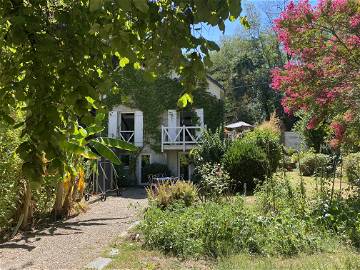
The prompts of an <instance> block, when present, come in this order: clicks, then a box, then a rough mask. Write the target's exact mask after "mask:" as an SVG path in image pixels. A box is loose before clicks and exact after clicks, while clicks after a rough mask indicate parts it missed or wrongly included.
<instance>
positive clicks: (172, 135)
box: [161, 126, 204, 151]
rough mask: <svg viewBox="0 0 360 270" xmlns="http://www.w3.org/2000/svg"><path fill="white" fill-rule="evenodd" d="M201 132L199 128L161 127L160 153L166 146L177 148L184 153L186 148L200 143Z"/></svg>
mask: <svg viewBox="0 0 360 270" xmlns="http://www.w3.org/2000/svg"><path fill="white" fill-rule="evenodd" d="M203 130H204V127H201V126H182V127H164V126H161V151H164V147H165V148H166V146H174V147H175V146H179V148H182V149H183V151H185V150H186V147H187V146H189V145H196V144H198V143H200V140H201V136H202V132H203Z"/></svg>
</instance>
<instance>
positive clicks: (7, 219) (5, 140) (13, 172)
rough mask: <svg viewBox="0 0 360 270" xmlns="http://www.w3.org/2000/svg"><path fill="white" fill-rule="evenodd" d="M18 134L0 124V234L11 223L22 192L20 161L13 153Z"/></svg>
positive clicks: (17, 142)
mask: <svg viewBox="0 0 360 270" xmlns="http://www.w3.org/2000/svg"><path fill="white" fill-rule="evenodd" d="M19 138H20V132H19V131H18V130H14V129H13V128H12V127H10V126H8V125H6V124H3V123H1V122H0V153H1V154H0V232H1V231H3V230H5V229H7V227H8V226H9V225H10V224H9V223H11V221H12V220H11V218H12V217H13V216H14V214H15V211H16V209H17V207H18V206H19V204H20V203H21V202H20V199H21V191H22V190H23V182H22V179H23V178H22V174H21V165H22V160H21V159H20V157H19V156H18V154H17V153H16V152H15V150H16V148H17V147H18V146H19V145H20V143H21V141H20V139H19Z"/></svg>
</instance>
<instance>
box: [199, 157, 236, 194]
mask: <svg viewBox="0 0 360 270" xmlns="http://www.w3.org/2000/svg"><path fill="white" fill-rule="evenodd" d="M194 174H195V175H197V176H199V181H198V182H197V186H198V187H199V195H200V196H201V197H202V198H203V199H205V200H206V199H208V198H210V199H216V198H219V197H220V196H221V195H223V194H225V193H226V192H229V191H230V188H231V186H232V179H231V178H230V176H229V174H228V172H226V171H225V170H224V168H223V167H222V166H221V165H220V164H212V163H205V164H203V165H199V166H197V167H196V169H195V172H194Z"/></svg>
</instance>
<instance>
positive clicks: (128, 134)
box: [119, 130, 135, 143]
mask: <svg viewBox="0 0 360 270" xmlns="http://www.w3.org/2000/svg"><path fill="white" fill-rule="evenodd" d="M134 136H135V131H134V130H126V131H119V138H120V139H121V140H123V141H125V142H128V143H133V142H134Z"/></svg>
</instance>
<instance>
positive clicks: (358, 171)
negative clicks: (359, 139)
mask: <svg viewBox="0 0 360 270" xmlns="http://www.w3.org/2000/svg"><path fill="white" fill-rule="evenodd" d="M344 171H345V174H346V176H347V179H348V181H349V183H351V184H354V185H357V186H360V153H352V154H349V155H347V156H346V157H345V158H344Z"/></svg>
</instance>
